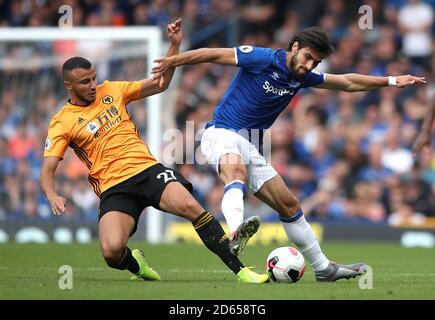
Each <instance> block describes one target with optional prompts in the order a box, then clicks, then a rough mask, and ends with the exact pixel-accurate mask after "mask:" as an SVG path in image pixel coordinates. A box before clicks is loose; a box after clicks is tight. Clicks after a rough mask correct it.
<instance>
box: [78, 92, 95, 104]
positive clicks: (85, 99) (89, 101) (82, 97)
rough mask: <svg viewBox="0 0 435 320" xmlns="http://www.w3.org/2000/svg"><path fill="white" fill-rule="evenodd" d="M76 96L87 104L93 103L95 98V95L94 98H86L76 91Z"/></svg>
mask: <svg viewBox="0 0 435 320" xmlns="http://www.w3.org/2000/svg"><path fill="white" fill-rule="evenodd" d="M76 96H77V98H79V99H80V100H81V101H85V102H86V103H87V104H88V105H89V104H91V103H93V102H94V101H95V99H96V97H95V98H94V99H91V100H89V99H88V98H86V97H85V96H84V95H81V94H79V93H77V92H76Z"/></svg>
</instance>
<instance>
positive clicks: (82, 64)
mask: <svg viewBox="0 0 435 320" xmlns="http://www.w3.org/2000/svg"><path fill="white" fill-rule="evenodd" d="M91 67H92V63H90V62H89V60H87V59H85V58H82V57H73V58H70V59H68V60H67V61H65V63H64V64H63V66H62V75H63V78H64V79H65V77H66V74H67V72H68V71H72V70H74V69H85V70H89V69H90V68H91Z"/></svg>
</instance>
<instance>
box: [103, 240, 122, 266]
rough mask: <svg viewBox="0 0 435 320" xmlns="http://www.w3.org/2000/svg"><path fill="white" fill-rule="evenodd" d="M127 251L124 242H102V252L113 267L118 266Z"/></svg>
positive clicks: (108, 263)
mask: <svg viewBox="0 0 435 320" xmlns="http://www.w3.org/2000/svg"><path fill="white" fill-rule="evenodd" d="M124 251H125V246H124V245H123V244H109V243H106V244H102V245H101V253H102V255H103V258H104V260H105V261H106V263H107V265H108V266H109V267H111V268H116V266H117V265H118V263H119V261H120V259H121V258H122V255H123V253H124Z"/></svg>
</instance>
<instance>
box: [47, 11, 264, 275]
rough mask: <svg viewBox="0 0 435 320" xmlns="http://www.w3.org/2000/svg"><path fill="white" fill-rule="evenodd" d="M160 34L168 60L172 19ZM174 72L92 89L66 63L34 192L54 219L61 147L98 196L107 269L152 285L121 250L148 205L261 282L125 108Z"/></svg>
mask: <svg viewBox="0 0 435 320" xmlns="http://www.w3.org/2000/svg"><path fill="white" fill-rule="evenodd" d="M167 34H168V38H169V42H170V47H169V49H168V56H170V55H174V54H177V53H178V51H179V47H180V43H181V40H182V30H181V20H180V19H179V20H177V21H175V22H174V23H171V24H169V25H168V26H167ZM174 70H175V69H174V68H171V69H169V70H168V71H167V72H166V73H165V74H164V76H163V80H162V79H149V78H147V79H143V80H140V81H133V82H127V81H120V82H110V81H104V82H103V83H102V84H99V85H97V80H96V79H97V73H96V70H95V69H94V68H93V67H92V65H91V63H90V62H89V61H88V60H86V59H84V58H81V57H74V58H71V59H69V60H67V61H66V62H65V63H64V65H63V78H64V85H65V88H66V89H67V90H68V93H69V95H70V99H69V100H68V102H67V103H66V105H65V106H64V107H63V108H62V109H61V110H60V111H59V112H58V113H57V114H56V115H54V117H53V119H52V120H51V122H50V125H49V128H48V136H47V140H46V143H45V152H44V162H43V165H42V169H41V175H40V184H41V188H42V190H43V191H44V193H45V195H46V197H47V198H48V200H49V202H50V204H51V208H52V210H53V212H54V214H55V215H61V214H62V213H63V212H64V211H65V206H66V200H65V198H63V197H62V196H60V195H58V193H57V192H56V188H55V181H54V175H55V171H56V169H57V166H58V164H59V161H60V160H62V158H63V156H64V153H65V151H66V149H67V147H68V146H69V147H71V148H72V149H73V150H74V152H75V154H76V155H77V156H78V157H79V158H80V160H81V161H82V162H83V163H85V164H86V165H87V167H88V168H89V182H90V184H91V185H92V187H93V189H94V191H95V193H96V194H97V195H98V196H99V197H100V207H99V241H100V247H101V251H102V255H103V257H104V259H105V261H106V262H107V264H108V266H110V267H112V268H115V269H120V270H125V269H127V270H129V271H130V272H132V273H133V276H132V279H145V280H160V276H159V274H158V273H157V272H156V271H155V270H153V269H152V268H150V267H149V266H148V265H147V263H146V261H145V257H144V254H143V252H142V251H140V250H138V249H135V250H133V251H131V250H130V249H129V248H128V247H127V242H128V239H129V237H130V236H131V235H132V234H133V233H134V232H135V231H136V228H137V223H138V220H139V217H140V215H141V213H142V211H143V209H144V208H146V207H148V206H153V207H154V208H157V209H160V210H163V211H166V212H170V213H173V214H175V215H177V216H180V217H183V218H186V219H188V220H189V221H191V222H192V224H193V227H194V228H195V230H196V232H197V233H198V235H199V237H200V238H201V240H202V241H203V242H204V244H205V245H206V246H207V248H208V249H210V250H211V251H212V252H214V253H215V254H216V255H218V256H219V257H220V258H221V259H222V261H223V262H224V263H225V264H226V265H227V266H228V267H229V268H230V269H231V270H232V271H233V272H234V273H235V274H236V275H237V278H238V280H239V281H240V282H248V283H264V282H267V281H268V279H269V278H268V276H267V275H266V274H257V273H255V272H253V271H251V270H250V269H248V268H246V267H244V265H243V264H242V263H241V262H240V260H239V259H238V258H237V257H234V256H233V255H232V254H231V253H230V251H229V248H228V239H227V238H226V236H225V233H224V231H223V229H222V227H221V225H220V224H219V222H218V221H216V220H215V219H214V217H213V215H212V214H211V213H209V212H207V211H205V210H204V208H202V206H201V205H200V204H199V203H198V202H197V201H196V200H195V199H194V198H193V196H192V195H191V193H190V192H189V191H192V185H191V184H190V182H188V181H187V180H186V179H185V178H184V177H183V176H181V175H180V174H179V173H178V172H176V171H174V170H172V169H170V168H167V167H165V166H163V165H162V164H160V163H159V162H158V161H157V160H156V159H155V158H154V157H153V156H152V154H151V153H150V151H149V149H148V147H147V145H146V144H145V143H144V142H143V141H141V140H140V137H139V135H138V133H137V130H136V127H135V125H134V123H133V122H132V119H131V117H130V115H129V113H128V111H127V109H126V105H127V104H128V103H129V102H130V101H134V100H138V99H142V98H144V97H147V96H151V95H153V94H157V93H160V92H162V91H164V90H165V89H166V88H167V87H168V86H169V83H170V81H171V79H172V76H173V74H174ZM159 82H160V83H159Z"/></svg>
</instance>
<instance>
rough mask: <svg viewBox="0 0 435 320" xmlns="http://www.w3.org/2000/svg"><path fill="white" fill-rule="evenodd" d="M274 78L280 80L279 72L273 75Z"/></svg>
mask: <svg viewBox="0 0 435 320" xmlns="http://www.w3.org/2000/svg"><path fill="white" fill-rule="evenodd" d="M272 78H274V79H275V80H278V79H279V74H278V73H277V72H274V73H272Z"/></svg>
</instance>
